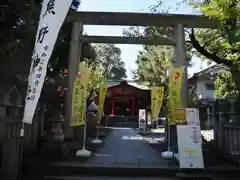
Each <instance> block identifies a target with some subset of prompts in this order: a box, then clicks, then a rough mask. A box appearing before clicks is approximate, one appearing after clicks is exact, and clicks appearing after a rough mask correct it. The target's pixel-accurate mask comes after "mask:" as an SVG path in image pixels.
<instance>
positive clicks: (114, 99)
mask: <svg viewBox="0 0 240 180" xmlns="http://www.w3.org/2000/svg"><path fill="white" fill-rule="evenodd" d="M115 101H116V96H115V95H113V96H112V116H114V115H115Z"/></svg>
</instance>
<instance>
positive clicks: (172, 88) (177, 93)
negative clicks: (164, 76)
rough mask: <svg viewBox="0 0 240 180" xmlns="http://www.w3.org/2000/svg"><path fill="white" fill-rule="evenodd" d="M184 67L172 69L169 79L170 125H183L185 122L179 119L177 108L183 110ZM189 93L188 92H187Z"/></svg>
mask: <svg viewBox="0 0 240 180" xmlns="http://www.w3.org/2000/svg"><path fill="white" fill-rule="evenodd" d="M183 72H184V67H181V68H172V71H171V73H170V79H169V105H168V106H169V112H168V113H169V117H168V122H169V124H172V125H173V124H181V123H182V121H183V120H181V118H180V119H178V118H177V116H178V113H179V111H178V110H177V111H176V108H182V104H181V87H182V75H183ZM186 93H187V92H186Z"/></svg>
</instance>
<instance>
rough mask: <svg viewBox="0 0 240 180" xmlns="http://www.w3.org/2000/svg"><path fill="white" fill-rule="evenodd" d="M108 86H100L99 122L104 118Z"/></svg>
mask: <svg viewBox="0 0 240 180" xmlns="http://www.w3.org/2000/svg"><path fill="white" fill-rule="evenodd" d="M107 89H108V85H107V84H105V83H104V84H100V85H99V94H98V117H99V120H101V118H102V114H103V108H104V101H105V97H106V93H107Z"/></svg>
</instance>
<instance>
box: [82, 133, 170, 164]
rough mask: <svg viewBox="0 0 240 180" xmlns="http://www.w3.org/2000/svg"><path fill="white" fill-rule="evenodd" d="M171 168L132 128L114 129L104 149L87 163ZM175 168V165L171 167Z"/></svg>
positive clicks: (106, 140)
mask: <svg viewBox="0 0 240 180" xmlns="http://www.w3.org/2000/svg"><path fill="white" fill-rule="evenodd" d="M90 164H91V165H100V166H114V167H116V166H117V167H119V166H121V167H122V166H124V167H128V166H133V167H136V166H137V167H146V168H148V167H149V168H151V167H169V166H170V165H169V161H166V160H164V159H162V158H161V155H160V152H159V153H157V152H156V151H155V150H154V149H152V148H151V146H150V145H148V144H147V143H146V142H145V141H144V139H143V138H142V137H141V136H140V135H138V134H137V132H136V131H135V130H134V129H131V128H114V129H112V131H111V132H110V134H109V136H108V137H107V138H106V139H105V143H104V147H103V148H102V149H100V151H99V153H98V154H96V155H95V156H94V157H92V158H91V159H89V160H88V161H87V162H86V165H90ZM171 166H173V165H171Z"/></svg>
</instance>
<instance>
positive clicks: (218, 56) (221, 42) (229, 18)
mask: <svg viewBox="0 0 240 180" xmlns="http://www.w3.org/2000/svg"><path fill="white" fill-rule="evenodd" d="M183 2H184V3H186V1H185V0H183ZM188 2H189V1H188ZM190 2H191V5H192V6H193V8H195V9H198V10H200V12H201V13H202V14H204V15H206V16H207V17H209V18H210V19H218V20H219V21H220V25H219V28H217V29H189V30H188V29H186V32H188V33H186V35H187V36H186V46H187V52H188V57H187V58H188V60H190V59H191V57H192V55H197V56H198V57H200V58H201V59H202V60H207V61H210V62H212V61H213V62H215V63H217V64H224V65H226V66H227V67H228V68H229V69H230V72H231V75H232V80H233V82H234V83H235V84H236V91H239V88H240V73H239V64H240V53H239V52H240V50H239V49H240V23H239V22H240V2H239V0H211V1H205V2H204V3H202V4H199V3H198V4H194V3H192V2H194V1H190ZM177 6H178V5H177ZM150 12H152V13H168V11H167V10H166V9H164V6H163V3H162V2H161V1H160V2H158V4H157V5H155V6H152V7H151V8H150ZM140 32H141V31H139V29H138V28H130V30H128V31H126V32H124V33H125V34H126V35H134V36H136V35H137V36H139V35H140V36H146V37H150V38H151V37H155V36H164V37H166V36H167V37H169V36H171V35H172V28H156V27H146V28H145V29H144V33H140ZM217 82H220V81H217ZM227 82H229V81H226V82H221V83H227ZM233 82H229V83H230V84H232V83H233ZM228 86H229V85H226V86H225V87H228ZM216 87H219V86H216ZM221 90H222V91H225V90H226V91H227V89H221ZM220 94H221V93H220ZM230 94H231V93H230Z"/></svg>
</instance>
